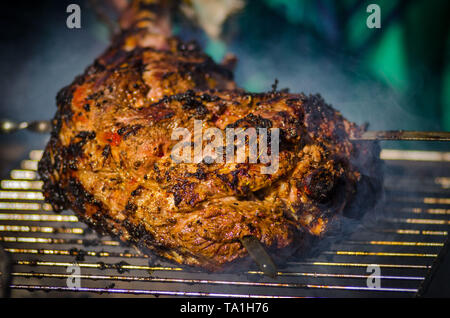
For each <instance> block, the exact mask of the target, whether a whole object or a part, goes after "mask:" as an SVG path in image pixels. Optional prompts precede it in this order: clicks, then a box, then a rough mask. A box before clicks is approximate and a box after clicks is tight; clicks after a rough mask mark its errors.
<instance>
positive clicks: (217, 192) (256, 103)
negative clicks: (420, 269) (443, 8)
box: [38, 26, 382, 270]
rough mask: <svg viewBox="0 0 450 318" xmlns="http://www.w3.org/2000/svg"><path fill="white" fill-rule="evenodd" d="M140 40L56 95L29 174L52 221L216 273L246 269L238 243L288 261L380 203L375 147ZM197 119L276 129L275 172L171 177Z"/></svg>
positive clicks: (196, 54)
mask: <svg viewBox="0 0 450 318" xmlns="http://www.w3.org/2000/svg"><path fill="white" fill-rule="evenodd" d="M146 32H147V31H146V30H143V29H139V28H135V27H133V26H131V27H130V28H129V29H128V30H125V31H124V32H123V33H121V35H119V36H118V37H116V38H115V39H114V41H113V44H112V45H111V47H110V48H109V49H108V50H106V52H105V53H104V54H102V55H101V56H100V57H99V58H98V59H96V61H95V62H94V63H93V65H91V66H90V67H88V68H87V69H86V71H85V72H84V74H83V75H80V76H78V77H77V78H76V79H75V80H74V81H73V83H72V84H70V85H68V86H66V87H65V88H63V89H62V90H61V91H60V92H59V93H58V96H57V100H56V102H57V107H58V109H57V112H56V115H55V117H54V119H53V121H52V123H53V130H52V134H51V138H50V141H49V143H48V144H47V146H46V149H45V151H44V155H43V157H42V159H41V161H40V162H39V167H38V171H39V174H40V176H41V178H42V180H43V182H44V186H43V191H44V196H45V199H46V201H47V202H49V203H51V205H52V207H53V209H54V210H55V211H61V210H64V209H72V210H74V211H75V212H76V214H77V215H78V217H79V218H80V219H81V220H83V221H84V222H86V223H88V224H89V225H90V226H91V227H93V228H95V229H96V230H97V231H98V232H100V233H105V234H106V233H107V234H111V235H113V236H117V237H120V238H121V239H122V240H123V241H126V242H131V243H133V244H136V245H138V246H139V247H140V248H142V249H143V250H152V251H154V252H156V253H157V254H158V255H161V256H163V257H166V258H168V259H171V260H173V261H175V262H178V263H182V264H188V265H195V266H201V267H204V268H207V269H210V270H216V269H219V268H222V267H223V266H222V265H223V264H228V263H232V262H234V261H236V260H238V259H241V258H243V257H245V256H246V255H247V253H246V251H245V249H244V248H243V246H242V245H241V244H240V242H239V239H240V238H242V237H244V236H246V235H253V236H255V237H256V238H257V239H259V240H260V241H261V242H262V243H263V244H264V245H265V246H266V247H267V248H269V249H270V251H271V252H273V253H274V256H276V255H288V254H291V253H292V252H294V251H296V250H298V249H301V248H303V247H305V246H306V245H307V244H306V242H307V241H309V238H311V237H321V236H323V235H324V233H326V231H327V230H328V229H329V227H330V225H331V224H332V223H333V222H334V221H335V220H337V219H338V218H339V216H340V215H342V214H346V215H348V216H359V214H360V213H358V212H359V211H360V210H361V208H360V207H361V205H362V204H363V203H365V205H366V208H367V209H368V208H370V206H371V205H373V204H374V203H375V200H376V198H377V196H378V194H379V193H380V187H381V170H382V167H381V162H380V160H379V159H378V158H379V157H378V155H379V146H378V144H376V143H367V142H364V143H363V142H358V143H352V142H350V140H349V136H350V135H352V134H358V133H361V130H362V128H360V127H358V126H357V125H355V124H353V123H351V122H349V121H347V120H346V119H344V118H343V117H342V115H341V114H340V113H339V112H337V111H336V110H334V109H333V108H332V107H331V106H329V105H327V104H326V103H325V102H324V100H323V99H322V98H321V97H320V95H310V96H306V95H304V94H289V93H287V92H286V91H277V90H276V87H274V89H273V90H272V91H271V92H269V93H258V94H253V93H247V92H245V91H243V90H241V89H239V88H237V86H236V84H235V83H234V82H233V80H232V78H233V74H232V73H231V72H230V71H229V70H228V69H227V68H225V67H223V66H221V65H218V64H216V63H214V61H212V59H211V58H209V57H208V56H206V55H205V54H204V53H202V52H201V50H200V49H199V47H198V45H196V44H194V43H183V42H181V41H179V40H178V39H176V38H170V37H168V38H166V39H165V42H164V43H163V45H162V46H164V47H165V48H164V49H161V48H155V47H151V45H143V44H142V43H146V42H145V41H146V37H145V36H146ZM130 43H134V44H133V45H134V46H133V45H131V44H130ZM158 43H159V42H158ZM130 45H131V46H130ZM158 45H159V46H161V43H159V44H158ZM193 119H202V120H203V121H204V122H205V123H206V126H207V127H217V128H220V129H225V128H238V127H239V128H244V129H246V128H251V127H254V128H258V127H259V128H268V129H270V128H280V157H279V158H280V162H279V169H278V171H277V172H276V173H275V174H273V175H264V174H261V173H260V168H261V165H262V164H261V163H256V164H249V163H248V162H246V163H241V164H230V163H208V162H200V163H193V164H188V163H182V164H175V163H174V162H173V161H172V160H171V159H170V150H171V149H172V147H173V146H174V143H176V142H177V141H173V140H170V134H171V132H172V128H174V127H188V128H192V122H193ZM269 147H270V143H269ZM368 198H375V199H373V200H369V199H368Z"/></svg>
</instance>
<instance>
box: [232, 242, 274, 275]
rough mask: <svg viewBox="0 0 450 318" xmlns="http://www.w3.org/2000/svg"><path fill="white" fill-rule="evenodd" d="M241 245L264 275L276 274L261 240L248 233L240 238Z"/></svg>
mask: <svg viewBox="0 0 450 318" xmlns="http://www.w3.org/2000/svg"><path fill="white" fill-rule="evenodd" d="M240 240H241V243H242V245H243V246H244V247H245V249H246V250H247V252H248V253H249V254H250V257H251V258H252V259H253V260H254V261H255V263H256V264H258V266H259V268H260V269H261V271H262V272H263V273H264V275H266V276H269V277H271V278H274V277H275V276H277V274H278V269H277V266H276V265H275V263H274V262H273V260H272V258H271V257H270V255H269V254H268V253H267V251H266V249H265V248H264V246H263V245H262V244H261V242H260V241H259V240H258V239H257V238H256V237H254V236H252V235H248V236H244V237H242V238H241V239H240Z"/></svg>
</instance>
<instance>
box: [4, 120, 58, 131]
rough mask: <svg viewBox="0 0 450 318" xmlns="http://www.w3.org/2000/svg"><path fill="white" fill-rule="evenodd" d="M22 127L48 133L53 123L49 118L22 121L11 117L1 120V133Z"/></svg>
mask: <svg viewBox="0 0 450 318" xmlns="http://www.w3.org/2000/svg"><path fill="white" fill-rule="evenodd" d="M22 129H27V130H30V131H34V132H38V133H48V132H50V131H51V129H52V124H51V123H50V121H48V120H36V121H30V122H26V121H23V122H20V123H18V122H15V121H12V120H9V119H3V120H0V134H9V133H12V132H15V131H18V130H22Z"/></svg>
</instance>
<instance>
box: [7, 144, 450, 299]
mask: <svg viewBox="0 0 450 318" xmlns="http://www.w3.org/2000/svg"><path fill="white" fill-rule="evenodd" d="M41 154H42V152H41V151H32V152H31V153H30V158H28V159H26V160H23V161H22V162H21V166H20V169H16V170H12V171H11V174H10V179H8V180H2V182H1V188H2V189H0V244H1V245H3V246H4V248H5V250H6V252H8V254H9V255H10V258H11V259H12V266H11V274H10V275H8V276H7V274H6V273H5V272H2V278H3V279H4V278H5V276H7V277H8V278H9V280H10V283H8V284H9V285H10V295H11V296H12V297H23V296H27V297H29V296H37V297H41V296H42V297H45V296H48V295H51V296H55V297H67V296H69V297H80V296H81V297H86V296H94V297H95V296H100V297H102V296H103V297H104V296H175V297H176V296H183V297H201V296H209V297H310V296H320V297H322V296H325V297H327V296H328V297H334V296H337V297H355V296H356V297H391V296H392V297H411V296H417V295H419V296H421V295H424V294H425V293H426V290H427V289H428V287H429V285H430V282H431V280H432V278H433V276H434V275H435V273H436V272H437V270H436V267H437V265H436V264H437V263H438V262H437V261H436V260H439V259H441V258H443V257H445V255H446V254H447V253H448V249H449V247H448V230H449V229H450V196H449V194H450V175H449V176H446V175H445V176H442V175H441V174H440V173H442V172H441V171H440V170H442V169H441V168H442V167H443V166H449V167H450V160H449V153H438V152H417V151H416V152H407V151H397V150H383V152H382V155H381V156H382V159H386V160H388V162H389V163H390V165H391V166H392V167H391V168H392V171H394V172H395V171H396V169H397V170H398V169H400V171H401V170H402V169H404V170H405V171H407V172H411V165H416V166H417V167H418V169H419V170H418V171H422V170H421V169H434V170H433V171H432V172H433V173H437V176H434V174H433V173H430V174H428V175H427V177H423V178H421V179H420V180H417V176H415V175H414V174H413V175H408V174H406V175H405V176H404V177H403V178H400V179H398V176H396V175H395V173H394V174H392V171H391V172H389V171H388V173H387V178H386V187H387V189H388V191H387V194H386V196H387V199H386V200H388V202H389V204H390V205H389V206H388V207H387V208H386V207H385V206H383V211H382V212H381V213H380V211H379V210H378V211H374V212H373V213H369V214H367V215H366V217H365V219H364V220H363V222H362V223H359V225H358V226H359V229H357V230H355V231H353V232H352V233H350V234H349V235H348V236H342V237H338V238H337V239H338V241H335V242H333V240H334V239H336V238H334V237H331V238H327V239H325V240H324V243H320V244H319V247H316V250H317V251H316V253H312V254H311V255H308V256H307V257H306V258H302V259H298V260H293V261H290V262H288V263H287V264H286V265H285V266H284V268H281V269H280V272H279V273H278V274H279V275H278V276H277V278H275V279H270V278H268V277H265V276H264V275H263V274H262V273H261V272H260V271H259V270H258V269H257V267H256V266H255V265H253V264H251V265H250V267H249V268H246V269H245V270H244V269H242V268H241V270H234V271H229V272H224V273H207V272H204V271H201V270H197V269H193V268H188V267H184V266H177V265H174V264H173V263H168V262H166V261H164V260H161V259H159V258H157V257H155V256H152V255H150V256H149V255H145V254H142V253H141V252H139V251H138V250H136V249H133V247H129V246H125V245H123V244H121V243H119V242H118V241H116V240H113V239H111V238H109V237H98V236H97V235H96V234H95V233H93V232H92V231H91V230H90V229H88V228H87V226H86V225H84V224H82V223H79V222H78V219H77V217H76V216H75V215H74V214H73V213H71V212H63V213H62V214H55V213H53V212H52V211H51V207H50V206H49V205H48V204H44V203H43V197H42V193H41V190H40V188H41V186H42V183H41V182H40V181H38V180H37V174H36V168H37V162H38V160H39V158H40V156H41ZM396 154H397V157H396V156H395V155H396ZM383 156H384V157H385V158H383ZM396 158H397V159H396ZM398 159H400V161H399V160H398ZM422 166H423V167H422ZM417 167H415V168H414V169H416V168H417ZM414 169H413V170H414ZM444 171H445V169H444ZM448 171H450V170H448ZM401 174H402V173H401ZM414 182H415V183H416V184H415V183H414ZM405 184H406V185H409V186H412V187H414V188H415V189H416V188H417V189H421V190H424V193H423V195H421V196H418V195H417V193H416V192H417V191H416V190H417V189H416V190H415V191H414V192H413V194H414V195H408V193H407V191H406V192H405V189H404V187H405ZM427 191H428V192H427ZM405 193H406V194H405ZM390 209H392V210H393V211H389V210H390ZM394 216H395V217H394ZM367 220H368V221H369V223H368V224H366V223H365V222H366V221H367ZM371 226H375V227H374V228H371ZM369 230H370V231H371V232H369ZM372 230H374V231H372ZM394 238H395V239H394ZM399 238H400V239H399ZM446 239H447V243H445V242H444V241H445V240H446ZM339 240H340V241H339ZM321 244H322V245H321ZM324 246H325V248H324ZM438 255H439V256H438ZM438 257H439V258H438ZM74 262H75V263H76V264H77V265H78V266H79V268H80V270H81V272H80V273H79V274H75V275H74V274H72V273H67V272H66V269H67V268H68V267H69V266H72V265H73V264H74ZM433 262H434V263H433ZM372 264H377V265H379V267H380V270H381V274H380V275H378V276H376V275H375V276H373V275H372V276H371V274H370V273H368V272H367V271H366V269H367V266H369V265H372ZM369 276H370V277H372V278H379V279H380V280H381V288H378V289H374V288H371V287H368V285H367V284H366V281H367V279H368V278H369ZM69 278H79V279H80V280H81V282H82V284H81V285H82V286H81V288H72V287H68V285H67V284H66V281H67V279H69ZM32 292H33V293H32Z"/></svg>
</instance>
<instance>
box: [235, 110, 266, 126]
mask: <svg viewBox="0 0 450 318" xmlns="http://www.w3.org/2000/svg"><path fill="white" fill-rule="evenodd" d="M272 126H273V124H272V121H271V120H270V119H267V118H263V117H261V116H260V115H254V114H252V113H250V114H248V115H247V116H245V117H244V118H241V119H238V120H237V121H235V122H234V123H232V124H228V125H227V127H226V128H237V127H245V128H272Z"/></svg>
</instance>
